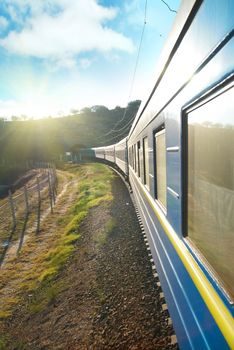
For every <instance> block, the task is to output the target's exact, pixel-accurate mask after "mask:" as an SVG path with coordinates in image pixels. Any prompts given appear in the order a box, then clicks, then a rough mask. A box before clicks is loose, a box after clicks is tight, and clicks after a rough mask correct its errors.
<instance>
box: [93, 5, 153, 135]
mask: <svg viewBox="0 0 234 350" xmlns="http://www.w3.org/2000/svg"><path fill="white" fill-rule="evenodd" d="M147 5H148V0H145V9H144V23H143V27H142V31H141V38H140V43H139V46H138V51H137V58H136V63H135V67H134V71H133V77H132V82H131V85H130V91H129V95H128V99H127V100H128V101H130V98H131V95H132V91H133V86H134V83H135V78H136V71H137V68H138V63H139V58H140V52H141V47H142V42H143V37H144V32H145V26H146V23H147ZM127 109H128V105H127V106H126V107H125V109H124V113H123V116H122V118H121V119H120V120H118V121H117V123H116V124H115V125H114V127H113V128H112V129H111V130H109V131H108V132H107V133H105V134H104V135H102V136H100V137H99V138H102V137H105V136H108V135H110V134H111V133H112V132H114V131H115V128H116V127H117V126H118V125H119V124H120V123H122V122H123V121H124V119H125V117H126V113H127ZM134 117H135V116H134Z"/></svg>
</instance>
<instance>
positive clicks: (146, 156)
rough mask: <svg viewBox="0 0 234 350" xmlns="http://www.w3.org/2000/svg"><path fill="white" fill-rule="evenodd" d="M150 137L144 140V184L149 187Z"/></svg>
mask: <svg viewBox="0 0 234 350" xmlns="http://www.w3.org/2000/svg"><path fill="white" fill-rule="evenodd" d="M148 148H149V147H148V137H145V138H144V139H143V161H144V184H145V185H146V186H148V187H149V154H148Z"/></svg>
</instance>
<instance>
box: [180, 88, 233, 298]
mask: <svg viewBox="0 0 234 350" xmlns="http://www.w3.org/2000/svg"><path fill="white" fill-rule="evenodd" d="M233 100H234V89H233V88H232V89H230V90H228V91H226V92H225V93H223V94H221V95H219V96H218V97H216V98H214V99H212V100H210V101H209V102H207V103H206V104H204V105H203V106H200V107H199V108H197V109H196V110H193V111H192V112H190V113H188V117H187V118H188V119H187V120H188V236H189V237H190V238H191V239H192V241H193V242H194V243H195V245H196V246H197V247H198V248H199V250H200V251H201V252H202V253H203V254H204V256H205V257H206V259H207V260H208V262H209V263H210V264H211V266H212V267H213V269H214V270H215V271H216V273H218V275H219V276H220V277H221V279H222V280H223V282H224V284H225V286H226V288H227V289H228V291H229V293H230V294H231V295H232V297H234V106H233Z"/></svg>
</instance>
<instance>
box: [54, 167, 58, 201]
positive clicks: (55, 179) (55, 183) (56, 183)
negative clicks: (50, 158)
mask: <svg viewBox="0 0 234 350" xmlns="http://www.w3.org/2000/svg"><path fill="white" fill-rule="evenodd" d="M53 177H54V191H55V195H56V196H57V186H58V179H57V172H56V166H55V165H53Z"/></svg>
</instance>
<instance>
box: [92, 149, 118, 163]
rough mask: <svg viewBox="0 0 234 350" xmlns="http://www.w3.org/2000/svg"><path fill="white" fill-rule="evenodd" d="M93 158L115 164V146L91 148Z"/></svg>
mask: <svg viewBox="0 0 234 350" xmlns="http://www.w3.org/2000/svg"><path fill="white" fill-rule="evenodd" d="M93 151H94V152H95V157H96V158H98V159H104V160H107V161H109V162H112V163H115V145H110V146H105V147H95V148H93Z"/></svg>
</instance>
